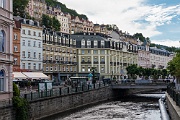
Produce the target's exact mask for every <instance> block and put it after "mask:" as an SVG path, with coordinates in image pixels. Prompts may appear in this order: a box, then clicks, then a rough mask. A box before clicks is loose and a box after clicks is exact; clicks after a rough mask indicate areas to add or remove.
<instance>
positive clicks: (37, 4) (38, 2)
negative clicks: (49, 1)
mask: <svg viewBox="0 0 180 120" xmlns="http://www.w3.org/2000/svg"><path fill="white" fill-rule="evenodd" d="M46 11H47V6H46V2H45V0H29V2H28V5H27V8H26V12H28V13H29V15H30V16H31V17H34V18H35V20H38V21H40V20H41V18H42V15H43V14H46Z"/></svg>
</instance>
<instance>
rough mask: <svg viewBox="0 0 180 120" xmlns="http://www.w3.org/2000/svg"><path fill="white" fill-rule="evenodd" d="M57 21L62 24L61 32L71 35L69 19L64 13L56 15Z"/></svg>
mask: <svg viewBox="0 0 180 120" xmlns="http://www.w3.org/2000/svg"><path fill="white" fill-rule="evenodd" d="M55 14H56V15H55V16H56V18H57V20H58V21H59V22H60V24H61V26H60V32H62V33H67V34H69V19H68V17H67V16H66V15H65V14H64V13H63V12H56V13H55Z"/></svg>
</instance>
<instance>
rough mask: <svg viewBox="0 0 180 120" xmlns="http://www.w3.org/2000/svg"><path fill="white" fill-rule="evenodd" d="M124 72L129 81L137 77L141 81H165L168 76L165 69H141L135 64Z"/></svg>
mask: <svg viewBox="0 0 180 120" xmlns="http://www.w3.org/2000/svg"><path fill="white" fill-rule="evenodd" d="M126 70H127V74H128V78H129V79H137V77H138V76H139V77H141V78H143V79H149V78H152V79H153V80H158V79H159V78H161V79H165V78H166V77H167V76H168V71H167V70H166V69H154V68H142V67H138V66H137V65H135V64H133V65H130V66H128V67H127V68H126Z"/></svg>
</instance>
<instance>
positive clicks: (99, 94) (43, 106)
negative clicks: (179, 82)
mask: <svg viewBox="0 0 180 120" xmlns="http://www.w3.org/2000/svg"><path fill="white" fill-rule="evenodd" d="M111 98H113V91H112V89H111V88H110V87H109V86H106V87H102V88H99V89H94V90H90V91H86V92H80V93H73V94H70V95H64V96H58V97H51V98H45V99H40V100H36V101H31V102H30V106H31V109H30V111H31V113H30V114H31V119H32V120H36V119H41V118H45V117H47V116H50V115H53V114H57V113H60V112H64V111H67V110H70V109H75V108H77V107H81V106H85V105H88V104H92V103H97V102H100V101H105V100H108V99H111Z"/></svg>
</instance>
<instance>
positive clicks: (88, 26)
mask: <svg viewBox="0 0 180 120" xmlns="http://www.w3.org/2000/svg"><path fill="white" fill-rule="evenodd" d="M82 22H83V33H86V32H87V33H93V32H94V24H93V22H92V21H89V20H82Z"/></svg>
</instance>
